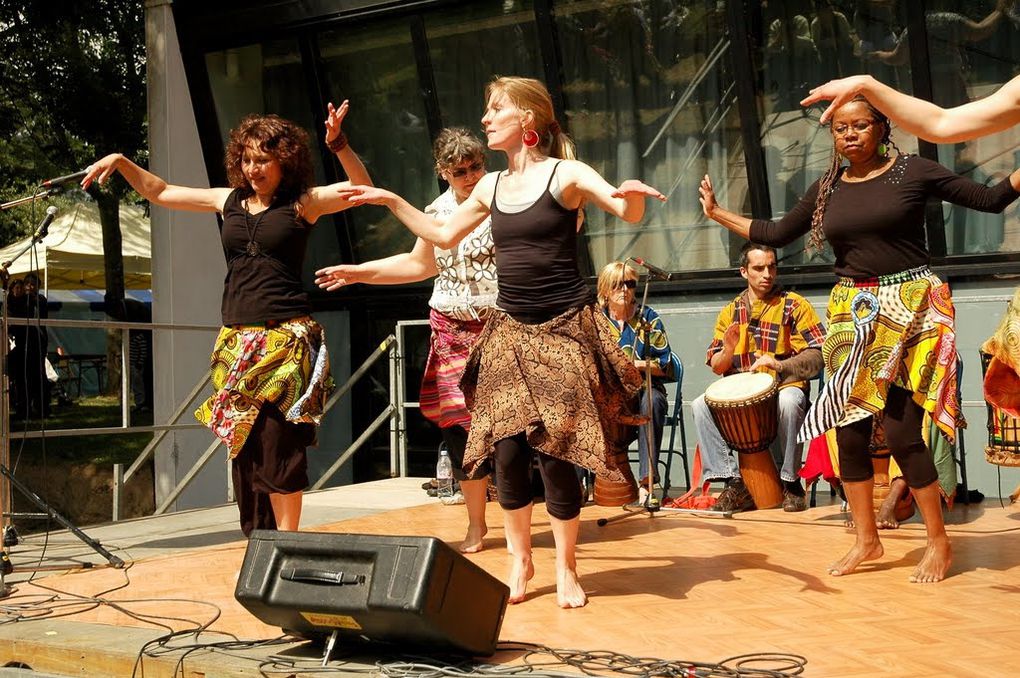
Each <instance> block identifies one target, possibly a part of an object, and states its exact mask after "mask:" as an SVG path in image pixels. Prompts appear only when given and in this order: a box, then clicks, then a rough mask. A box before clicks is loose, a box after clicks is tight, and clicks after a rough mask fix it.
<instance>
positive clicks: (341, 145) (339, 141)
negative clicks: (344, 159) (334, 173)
mask: <svg viewBox="0 0 1020 678" xmlns="http://www.w3.org/2000/svg"><path fill="white" fill-rule="evenodd" d="M347 143H348V141H347V135H346V134H344V133H343V131H342V130H341V132H340V134H338V135H337V136H336V138H335V139H333V141H330V142H329V143H328V144H326V148H328V149H329V150H330V151H332V152H333V153H339V152H340V151H342V150H344V149H345V148H347Z"/></svg>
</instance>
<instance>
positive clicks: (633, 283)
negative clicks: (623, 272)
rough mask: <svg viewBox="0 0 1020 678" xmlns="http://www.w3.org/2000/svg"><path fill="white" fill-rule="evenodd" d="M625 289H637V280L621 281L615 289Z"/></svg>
mask: <svg viewBox="0 0 1020 678" xmlns="http://www.w3.org/2000/svg"><path fill="white" fill-rule="evenodd" d="M621 287H626V288H627V289H628V290H633V289H637V280H621V281H620V282H619V283H618V284H617V285H616V289H620V288H621Z"/></svg>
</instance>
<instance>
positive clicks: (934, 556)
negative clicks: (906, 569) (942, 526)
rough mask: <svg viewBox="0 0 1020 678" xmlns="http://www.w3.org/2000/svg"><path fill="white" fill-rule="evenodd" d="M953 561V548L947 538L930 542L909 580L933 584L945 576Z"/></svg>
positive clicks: (916, 582)
mask: <svg viewBox="0 0 1020 678" xmlns="http://www.w3.org/2000/svg"><path fill="white" fill-rule="evenodd" d="M952 562H953V548H952V546H950V544H949V539H948V538H944V539H938V540H936V541H933V542H930V543H929V544H928V548H926V549H925V550H924V555H923V556H921V562H919V563H918V564H917V569H915V570H914V573H913V574H911V575H910V581H911V582H913V583H915V584H933V583H935V582H937V581H942V580H943V579H945V578H946V572H948V571H949V566H950V565H951V564H952Z"/></svg>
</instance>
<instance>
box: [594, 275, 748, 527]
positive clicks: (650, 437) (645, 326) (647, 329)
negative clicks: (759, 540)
mask: <svg viewBox="0 0 1020 678" xmlns="http://www.w3.org/2000/svg"><path fill="white" fill-rule="evenodd" d="M628 261H634V263H636V264H638V265H639V266H643V267H644V268H645V270H647V271H648V274H646V275H645V286H644V290H643V291H642V293H641V306H640V307H639V308H638V312H637V317H638V326H637V331H636V332H635V333H634V343H633V344H632V348H631V355H633V356H635V357H636V356H637V344H638V339H639V338H640V337H642V336H644V338H645V341H644V345H645V346H648V341H649V339H650V338H651V332H652V326H651V323H649V322H648V321H647V320H645V308H646V307H647V305H648V287H649V283H650V282H651V279H652V274H653V273H656V271H654V270H653V269H651V268H649V267H648V266H647V265H645V263H644V261H635V260H634V259H628ZM667 279H668V274H667ZM644 363H645V368H644V376H645V396H644V397H645V404H646V410H647V412H648V421H647V422H646V423H645V424H644V425H643V426H642V427H641V432H640V434H639V435H644V436H645V450H646V452H647V455H648V459H647V464H648V475H647V476H646V478H645V483H646V485H647V487H646V488H643V489H645V490H646V491H647V492H648V495H647V496H646V497H645V499H644V501H641V500H640V498H639V499H638V501H636V502H634V503H631V504H624V505H623V506H621V507H620V508H622V509H623V511H624V512H623V513H621V514H618V515H615V516H612V517H610V518H599V519H598V520H597V521H596V524H597V525H598V526H599V527H605V526H606V525H608V524H609V523H614V522H616V521H618V520H622V519H624V518H629V517H630V516H632V515H640V514H646V515H647V516H648V517H649V518H654V517H655V514H656V513H659V512H666V513H671V514H678V515H689V516H702V517H705V518H731V517H733V513H732V512H730V511H709V510H707V509H678V508H665V507H663V506H661V505H660V502H659V499H658V498H657V497H656V496H655V473H656V471H657V470H658V469H657V468H656V466H657V465H656V460H655V452H656V449H655V428H654V427H655V424H654V422H653V421H652V418H653V417H654V416H655V414H654V408H653V407H652V363H651V361H649V360H648V359H647V358H645V360H644ZM681 416H682V415H681ZM670 454H672V451H670ZM640 489H642V488H639V490H640Z"/></svg>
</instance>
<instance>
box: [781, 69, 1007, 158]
mask: <svg viewBox="0 0 1020 678" xmlns="http://www.w3.org/2000/svg"><path fill="white" fill-rule="evenodd" d="M858 94H862V95H864V96H865V97H867V99H868V101H870V102H871V103H872V104H873V105H874V106H875V107H876V108H877V109H878V110H880V111H882V112H883V113H885V114H886V115H887V116H889V119H890V120H891V121H892V122H894V123H895V124H896V125H898V126H899V127H901V128H902V129H904V130H906V131H907V132H909V133H910V134H913V135H915V136H918V137H920V138H922V139H926V140H928V141H933V142H935V143H942V144H947V143H956V142H960V141H967V140H969V139H974V138H977V137H981V136H985V135H986V134H994V133H995V132H1001V131H1002V130H1004V129H1009V128H1010V127H1012V126H1013V125H1016V124H1017V123H1020V76H1017V77H1015V78H1013V79H1012V80H1010V81H1009V82H1007V83H1006V84H1005V85H1003V86H1002V87H1000V88H999V89H998V90H996V91H995V92H993V93H992V94H989V95H988V96H987V97H985V98H984V99H978V100H976V101H971V102H969V103H966V104H963V105H961V106H956V107H954V108H948V109H947V108H942V107H941V106H936V105H935V104H933V103H931V102H930V101H924V100H922V99H918V98H916V97H912V96H910V95H908V94H904V93H902V92H899V91H897V90H895V89H893V88H892V87H889V86H888V85H885V84H883V83H881V82H879V81H878V80H875V79H874V78H873V77H871V76H870V75H854V76H851V77H849V78H841V79H839V80H830V81H829V82H827V83H825V84H824V85H820V86H818V87H815V88H814V89H813V90H811V93H810V94H809V95H808V96H807V97H805V98H804V100H803V101H801V102H800V103H801V105H802V106H810V105H812V104H815V103H818V102H819V101H830V102H831V103H830V104H829V107H828V108H826V109H825V112H824V113H822V117H821V122H822V123H826V122H828V121H829V119H830V118H831V117H832V114H833V113H834V112H835V111H836V109H837V108H839V107H840V106H842V105H843V104H845V103H846V102H848V101H850V100H851V99H853V98H854V97H855V96H857V95H858Z"/></svg>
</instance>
